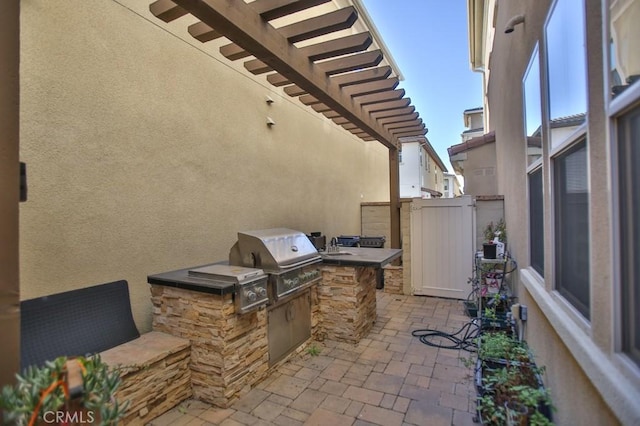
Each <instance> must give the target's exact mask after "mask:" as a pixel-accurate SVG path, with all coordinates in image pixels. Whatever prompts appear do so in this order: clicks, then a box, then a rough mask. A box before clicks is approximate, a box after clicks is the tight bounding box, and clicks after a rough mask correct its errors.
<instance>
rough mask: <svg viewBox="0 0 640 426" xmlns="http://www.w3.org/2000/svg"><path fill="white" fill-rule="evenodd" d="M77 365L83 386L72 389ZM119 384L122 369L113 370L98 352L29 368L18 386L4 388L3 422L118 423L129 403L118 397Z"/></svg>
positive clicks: (0, 405)
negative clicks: (120, 401)
mask: <svg viewBox="0 0 640 426" xmlns="http://www.w3.org/2000/svg"><path fill="white" fill-rule="evenodd" d="M74 366H75V368H77V369H79V375H80V376H81V380H80V383H81V385H80V386H79V387H73V388H72V387H71V386H70V383H71V380H70V379H71V375H72V374H73V372H72V371H71V369H72V367H74ZM119 385H120V374H119V372H118V371H116V370H111V369H110V368H109V366H107V364H105V363H104V362H102V360H101V359H100V357H99V356H98V355H96V356H94V357H91V358H75V359H74V360H67V358H66V357H60V358H56V359H55V360H54V361H47V362H46V364H45V365H44V366H42V367H29V368H27V369H26V370H25V372H24V373H23V374H22V375H17V384H16V385H15V386H5V387H4V388H3V389H2V394H0V409H2V419H3V420H4V423H3V424H12V425H25V426H27V425H28V426H32V425H43V424H66V425H75V424H100V425H116V424H117V423H118V421H119V420H120V419H122V418H123V417H124V414H125V410H126V408H127V405H128V402H126V403H124V404H120V403H119V402H118V401H117V400H116V398H115V397H114V394H115V392H116V390H117V388H118V386H119ZM78 388H79V389H78ZM78 391H79V392H78ZM74 393H77V395H75V394H74Z"/></svg>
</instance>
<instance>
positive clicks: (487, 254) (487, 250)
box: [482, 243, 497, 259]
mask: <svg viewBox="0 0 640 426" xmlns="http://www.w3.org/2000/svg"><path fill="white" fill-rule="evenodd" d="M496 247H497V246H496V245H495V244H488V243H485V244H483V245H482V256H483V257H484V258H485V259H495V258H496Z"/></svg>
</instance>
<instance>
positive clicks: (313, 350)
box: [307, 344, 320, 356]
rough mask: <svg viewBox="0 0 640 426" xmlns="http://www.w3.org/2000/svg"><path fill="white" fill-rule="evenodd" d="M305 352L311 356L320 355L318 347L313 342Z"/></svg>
mask: <svg viewBox="0 0 640 426" xmlns="http://www.w3.org/2000/svg"><path fill="white" fill-rule="evenodd" d="M307 353H308V354H309V355H311V356H318V355H320V348H318V347H317V346H316V345H315V344H314V345H311V346H309V347H308V348H307Z"/></svg>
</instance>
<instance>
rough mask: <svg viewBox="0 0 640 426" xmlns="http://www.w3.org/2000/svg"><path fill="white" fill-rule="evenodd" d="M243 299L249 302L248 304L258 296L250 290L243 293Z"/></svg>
mask: <svg viewBox="0 0 640 426" xmlns="http://www.w3.org/2000/svg"><path fill="white" fill-rule="evenodd" d="M244 297H245V298H246V299H247V300H248V301H249V302H255V301H256V299H257V298H258V295H257V294H256V293H255V292H254V291H251V290H247V291H245V292H244Z"/></svg>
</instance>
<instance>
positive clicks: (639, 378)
mask: <svg viewBox="0 0 640 426" xmlns="http://www.w3.org/2000/svg"><path fill="white" fill-rule="evenodd" d="M607 6H608V4H607V2H605V4H604V5H603V16H604V20H603V22H605V25H604V26H605V31H604V35H603V41H602V43H603V52H605V55H604V58H603V59H604V61H603V62H604V64H603V67H604V71H605V72H604V76H605V84H604V89H605V99H608V100H609V102H607V104H606V105H605V108H606V114H607V119H608V123H607V124H608V126H609V150H610V152H611V167H610V171H611V175H610V178H611V182H612V191H611V197H610V203H611V206H612V219H613V220H612V222H613V224H614V225H613V226H612V233H613V235H612V236H611V241H612V246H613V249H612V252H611V254H612V256H611V262H612V265H614V267H613V274H612V275H613V290H614V294H613V305H614V309H613V311H614V313H618V312H620V310H621V309H622V280H623V279H625V278H624V277H622V273H621V270H620V266H621V265H620V259H621V248H620V244H621V243H622V240H621V238H620V235H621V232H622V229H621V226H620V221H619V220H618V218H619V217H620V213H621V211H620V197H619V191H620V181H619V177H618V161H619V155H618V132H617V131H618V129H617V126H616V120H617V118H618V117H620V116H621V115H624V113H626V112H627V110H628V109H631V108H632V107H634V106H635V105H636V103H638V102H640V82H635V83H634V84H633V85H631V86H629V87H628V88H627V89H626V90H625V91H624V92H622V93H620V94H619V95H618V96H616V97H615V98H614V99H611V98H610V96H609V88H610V87H611V79H610V73H609V64H610V63H611V51H610V48H609V40H610V38H611V32H610V14H609V9H608V7H607ZM613 327H614V329H613V336H614V339H613V351H614V355H613V362H614V364H615V365H616V367H618V368H620V370H621V371H622V372H623V373H624V374H625V376H626V377H629V378H632V379H633V380H634V381H635V382H636V383H639V382H640V367H639V366H638V364H636V362H635V361H633V360H632V359H631V358H630V357H629V356H628V355H627V354H626V353H624V352H623V348H622V339H623V324H622V319H621V316H620V315H615V316H614V319H613Z"/></svg>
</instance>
